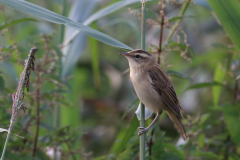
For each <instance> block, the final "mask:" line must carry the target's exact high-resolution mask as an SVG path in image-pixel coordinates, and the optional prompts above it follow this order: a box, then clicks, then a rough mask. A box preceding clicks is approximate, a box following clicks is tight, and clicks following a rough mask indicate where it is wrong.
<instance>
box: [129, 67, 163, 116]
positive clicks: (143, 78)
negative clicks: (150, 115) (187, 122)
mask: <svg viewBox="0 0 240 160" xmlns="http://www.w3.org/2000/svg"><path fill="white" fill-rule="evenodd" d="M130 78H131V81H132V83H133V86H134V89H135V91H136V94H137V96H138V98H139V99H140V101H141V102H142V103H143V104H144V105H145V106H146V107H148V108H149V109H150V110H152V111H154V112H158V111H161V110H162V107H163V106H162V105H163V104H162V103H163V102H162V100H161V97H160V96H159V95H158V93H157V92H156V91H155V89H154V88H153V86H152V84H151V80H150V78H149V76H148V74H147V73H144V71H142V72H141V71H139V72H132V71H130Z"/></svg>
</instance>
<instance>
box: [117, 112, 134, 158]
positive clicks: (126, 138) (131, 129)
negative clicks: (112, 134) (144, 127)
mask: <svg viewBox="0 0 240 160" xmlns="http://www.w3.org/2000/svg"><path fill="white" fill-rule="evenodd" d="M138 126H139V121H138V119H137V117H136V116H134V117H133V119H132V121H131V123H130V125H129V127H128V130H127V132H126V134H125V136H124V138H123V140H122V143H121V145H120V146H119V148H118V151H117V155H119V154H120V153H121V152H122V151H123V149H124V148H125V147H126V144H127V142H128V141H129V140H130V138H131V137H132V136H133V134H134V132H135V131H136V129H137V127H138Z"/></svg>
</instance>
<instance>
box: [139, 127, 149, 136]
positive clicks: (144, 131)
mask: <svg viewBox="0 0 240 160" xmlns="http://www.w3.org/2000/svg"><path fill="white" fill-rule="evenodd" d="M138 129H140V130H141V131H139V132H138V136H140V135H141V134H144V133H146V132H147V131H148V130H149V128H148V127H147V128H144V127H138Z"/></svg>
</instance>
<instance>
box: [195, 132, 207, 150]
mask: <svg viewBox="0 0 240 160" xmlns="http://www.w3.org/2000/svg"><path fill="white" fill-rule="evenodd" d="M205 138H206V135H205V134H200V135H199V136H198V139H197V140H198V145H199V146H200V147H204V144H205Z"/></svg>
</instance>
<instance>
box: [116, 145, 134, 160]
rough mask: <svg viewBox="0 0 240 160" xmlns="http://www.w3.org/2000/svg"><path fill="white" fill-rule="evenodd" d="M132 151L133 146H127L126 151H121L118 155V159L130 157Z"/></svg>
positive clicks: (122, 159)
mask: <svg viewBox="0 0 240 160" xmlns="http://www.w3.org/2000/svg"><path fill="white" fill-rule="evenodd" d="M131 153H132V148H129V147H128V148H127V149H126V150H125V151H123V152H122V153H120V154H119V155H118V156H117V158H116V159H117V160H126V159H130V154H131Z"/></svg>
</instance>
